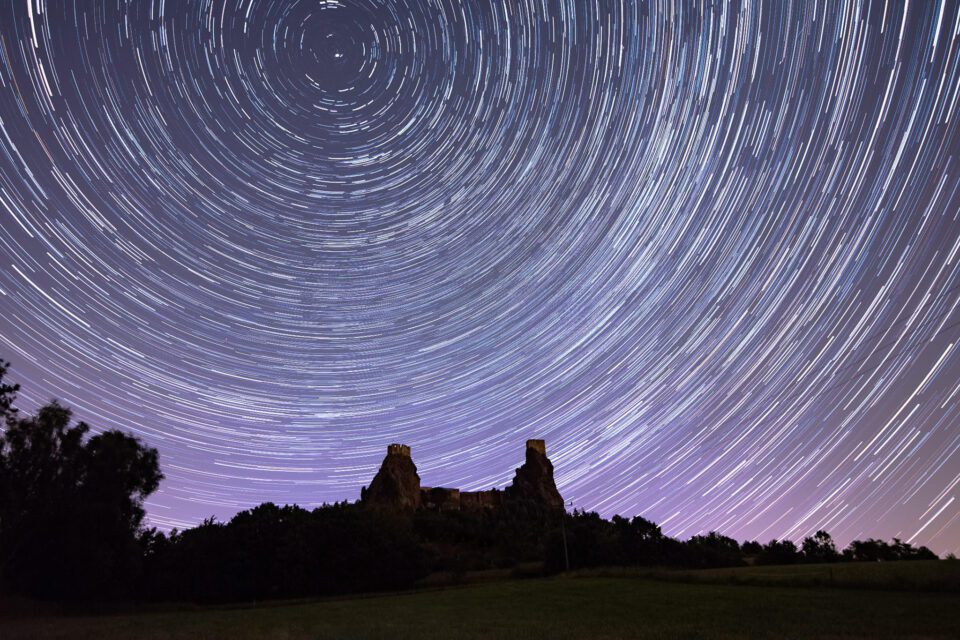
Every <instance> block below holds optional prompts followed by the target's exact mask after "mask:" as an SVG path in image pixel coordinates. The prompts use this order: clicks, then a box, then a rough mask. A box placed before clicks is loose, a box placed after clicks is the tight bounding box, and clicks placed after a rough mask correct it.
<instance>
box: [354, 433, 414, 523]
mask: <svg viewBox="0 0 960 640" xmlns="http://www.w3.org/2000/svg"><path fill="white" fill-rule="evenodd" d="M360 500H361V502H363V503H364V504H366V505H370V506H378V507H392V508H400V509H417V508H418V507H419V506H420V476H419V475H417V466H416V465H415V464H413V458H411V457H410V447H409V446H407V445H405V444H391V445H389V446H387V456H386V457H385V458H384V459H383V462H382V463H381V464H380V470H379V471H377V475H375V476H374V477H373V480H372V481H371V482H370V487H369V488H368V489H364V490H363V491H361V492H360Z"/></svg>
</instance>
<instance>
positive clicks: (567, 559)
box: [560, 500, 573, 573]
mask: <svg viewBox="0 0 960 640" xmlns="http://www.w3.org/2000/svg"><path fill="white" fill-rule="evenodd" d="M567 504H569V505H570V506H573V500H571V501H570V502H569V503H567ZM566 522H567V509H566V505H564V509H563V516H561V519H560V534H561V535H562V536H563V561H564V563H565V564H566V567H567V573H570V552H569V551H568V550H567V526H566Z"/></svg>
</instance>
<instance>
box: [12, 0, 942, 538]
mask: <svg viewBox="0 0 960 640" xmlns="http://www.w3.org/2000/svg"><path fill="white" fill-rule="evenodd" d="M958 105H960V7H958V5H957V3H955V2H951V1H949V0H944V1H941V2H935V1H933V0H931V1H930V2H909V3H907V2H902V3H901V2H879V1H878V2H835V1H834V0H830V1H824V2H804V1H799V0H798V1H796V2H780V1H777V2H757V1H753V2H748V1H744V2H729V3H726V2H715V1H710V2H693V1H690V2H666V1H654V0H651V1H640V0H636V1H627V0H622V1H617V0H588V1H584V0H550V1H545V0H537V1H534V0H500V1H496V2H494V1H485V0H460V1H453V0H409V1H402V0H284V1H279V0H277V1H271V0H191V1H186V0H184V1H182V2H181V1H178V2H171V1H164V0H137V1H132V0H97V1H91V2H87V1H84V2H80V1H79V0H78V1H74V2H71V1H67V0H62V1H60V0H58V1H47V0H18V1H17V2H10V3H5V5H4V7H3V8H2V9H0V136H2V138H0V305H2V309H3V311H2V313H0V354H2V355H3V357H5V358H6V359H8V360H11V361H12V362H13V365H14V368H13V370H12V373H13V377H14V378H15V379H17V380H18V381H19V382H21V383H22V384H23V386H24V392H23V394H22V397H21V405H23V406H24V407H25V408H28V409H29V408H31V407H36V406H37V404H38V403H40V402H43V401H45V400H47V399H49V398H50V397H54V396H56V397H59V398H60V399H61V400H63V401H64V402H66V403H68V404H69V405H71V406H72V407H74V409H75V411H76V413H77V415H78V416H79V417H81V418H83V419H85V420H87V421H89V422H90V423H92V425H94V427H95V428H96V429H107V428H122V429H128V430H132V431H133V432H134V433H135V434H137V435H138V436H140V437H142V438H143V439H144V440H145V441H146V442H148V443H149V444H150V445H152V446H156V447H157V448H158V449H159V450H160V453H161V464H162V467H163V470H164V472H165V473H166V476H167V479H166V481H165V482H164V484H163V487H162V489H161V491H160V492H158V493H157V494H156V495H154V496H153V497H152V498H151V501H150V503H149V505H148V506H149V513H150V519H151V520H152V522H153V523H154V524H156V525H158V526H161V527H172V526H181V527H182V526H185V525H189V524H191V523H196V522H198V521H199V520H201V519H202V518H204V517H206V516H209V515H211V514H217V515H219V516H220V517H221V518H222V517H227V516H229V515H230V514H232V513H233V512H235V511H236V510H238V509H241V508H246V507H249V506H251V505H253V504H256V503H259V502H262V501H266V500H271V501H275V502H280V503H286V502H297V503H300V504H302V505H307V506H312V505H316V504H320V503H322V502H324V501H334V500H342V499H355V498H356V497H357V496H358V494H359V489H360V486H361V485H362V484H365V483H367V482H369V479H370V478H371V477H372V475H373V473H374V471H375V469H376V466H377V464H378V462H379V460H380V458H381V457H382V455H383V450H384V447H385V445H386V444H387V443H389V442H395V441H396V442H405V443H408V444H410V445H411V446H412V448H413V454H414V458H415V460H416V462H417V463H418V465H419V466H420V473H421V476H422V477H423V479H424V482H425V483H426V484H431V485H446V486H459V487H462V488H464V489H475V488H486V487H490V486H502V485H503V484H505V483H506V482H507V481H508V480H509V478H510V476H511V474H512V470H513V467H514V466H516V465H517V464H519V463H520V461H521V459H522V454H523V448H522V447H523V441H524V440H525V439H526V438H528V437H542V438H545V439H546V440H547V443H548V453H549V454H550V455H551V458H552V459H553V461H554V463H555V465H556V466H557V471H558V475H557V480H558V484H559V487H560V490H561V492H562V493H563V494H564V495H565V497H567V498H569V499H572V500H573V501H574V503H575V505H576V506H577V507H578V508H588V509H595V510H598V511H600V512H601V513H603V514H605V515H610V514H612V513H621V514H626V515H633V514H643V515H645V516H646V517H648V518H650V519H653V520H656V521H658V522H660V523H662V525H663V527H664V530H665V531H666V532H668V533H670V534H673V535H679V536H688V535H692V534H695V533H699V532H704V531H707V530H720V531H722V532H724V533H726V534H728V535H733V536H735V537H738V538H741V539H745V538H760V539H762V540H767V539H770V538H772V537H781V536H786V537H791V538H794V539H797V538H799V537H801V536H804V535H807V534H810V533H811V532H813V531H815V530H816V529H827V530H829V531H830V532H832V533H833V534H834V536H835V537H837V538H838V540H839V541H841V542H845V541H847V540H849V539H851V538H854V537H864V536H877V537H890V536H894V535H896V536H898V537H901V538H903V539H905V540H909V541H911V542H914V543H918V544H927V545H930V546H931V547H932V548H933V549H935V550H937V551H939V552H945V551H960V500H957V498H958V494H960V355H958V349H960V347H958V346H957V343H958V341H960V310H958V308H957V307H958V304H960V264H958V263H960V220H958V216H960V124H958V123H960V106H958Z"/></svg>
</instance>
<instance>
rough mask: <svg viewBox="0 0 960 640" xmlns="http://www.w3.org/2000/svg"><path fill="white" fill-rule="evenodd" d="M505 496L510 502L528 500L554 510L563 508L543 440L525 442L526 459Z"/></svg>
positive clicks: (551, 464)
mask: <svg viewBox="0 0 960 640" xmlns="http://www.w3.org/2000/svg"><path fill="white" fill-rule="evenodd" d="M505 494H506V497H507V498H508V499H511V500H529V501H531V502H537V503H540V504H544V505H547V506H548V507H551V508H554V509H562V508H563V498H562V497H561V496H560V492H559V491H557V484H556V482H554V480H553V463H551V462H550V459H549V458H547V446H546V444H545V443H544V441H543V440H527V459H526V461H525V462H524V463H523V465H522V466H521V467H520V468H519V469H517V474H516V475H515V476H514V478H513V482H512V483H511V484H510V486H509V487H507V488H506V490H505Z"/></svg>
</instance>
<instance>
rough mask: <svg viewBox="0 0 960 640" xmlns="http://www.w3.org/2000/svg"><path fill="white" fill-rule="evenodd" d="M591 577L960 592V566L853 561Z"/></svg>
mask: <svg viewBox="0 0 960 640" xmlns="http://www.w3.org/2000/svg"><path fill="white" fill-rule="evenodd" d="M578 575H581V576H585V577H591V576H592V577H608V578H612V577H635V578H650V579H654V580H666V581H669V582H694V583H701V584H702V583H707V584H734V585H763V586H774V587H840V588H852V589H887V590H894V591H931V592H939V593H945V592H954V593H960V561H937V560H925V561H916V562H851V563H838V564H797V565H787V566H766V567H764V566H760V567H733V568H725V569H700V570H686V571H684V570H676V569H660V570H658V569H626V568H609V569H594V570H589V571H583V572H579V573H578Z"/></svg>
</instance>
